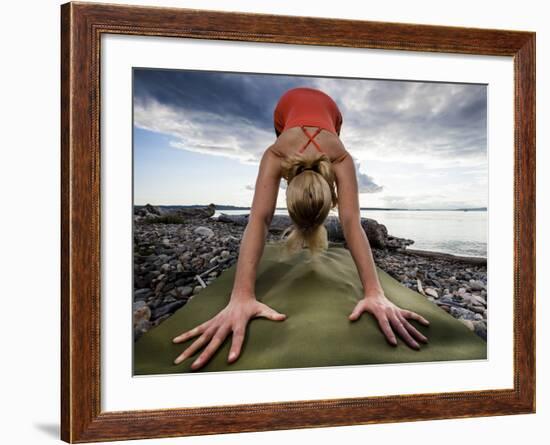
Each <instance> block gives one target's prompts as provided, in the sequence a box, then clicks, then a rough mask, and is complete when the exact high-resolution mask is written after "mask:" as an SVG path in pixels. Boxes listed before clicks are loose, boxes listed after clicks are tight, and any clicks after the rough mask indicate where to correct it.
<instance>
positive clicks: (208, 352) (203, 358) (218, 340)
mask: <svg viewBox="0 0 550 445" xmlns="http://www.w3.org/2000/svg"><path fill="white" fill-rule="evenodd" d="M228 333H229V332H228V329H227V328H220V329H218V331H217V332H216V335H214V337H212V340H210V343H208V346H207V347H206V348H204V351H202V352H201V354H200V355H199V356H198V357H197V359H196V360H195V361H194V362H193V364H192V365H191V369H193V370H196V369H199V368H201V367H202V366H204V365H205V364H206V363H207V362H208V360H210V358H211V357H212V355H214V352H216V351H217V350H218V348H219V347H220V345H221V344H222V343H223V341H224V340H225V337H227V334H228Z"/></svg>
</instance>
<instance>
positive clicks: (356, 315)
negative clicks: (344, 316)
mask: <svg viewBox="0 0 550 445" xmlns="http://www.w3.org/2000/svg"><path fill="white" fill-rule="evenodd" d="M362 313H363V308H362V307H361V305H360V304H357V305H355V307H354V308H353V311H351V314H349V319H350V320H351V321H355V320H357V319H358V318H359V317H360V316H361V314H362Z"/></svg>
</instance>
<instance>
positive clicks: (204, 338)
mask: <svg viewBox="0 0 550 445" xmlns="http://www.w3.org/2000/svg"><path fill="white" fill-rule="evenodd" d="M214 333H215V329H210V330H207V331H205V332H204V333H203V334H202V335H201V336H200V337H199V338H197V339H196V340H195V341H194V342H193V343H191V345H190V346H188V347H187V348H186V349H185V350H184V351H183V352H182V353H181V354H180V355H178V357H176V359H175V360H174V364H175V365H179V364H180V363H181V362H183V361H184V360H185V359H187V358H188V357H191V356H192V355H193V354H194V353H195V352H197V351H198V350H199V349H200V348H202V347H203V346H204V345H205V344H206V343H207V342H208V341H209V340H210V339H211V338H212V336H213V335H214Z"/></svg>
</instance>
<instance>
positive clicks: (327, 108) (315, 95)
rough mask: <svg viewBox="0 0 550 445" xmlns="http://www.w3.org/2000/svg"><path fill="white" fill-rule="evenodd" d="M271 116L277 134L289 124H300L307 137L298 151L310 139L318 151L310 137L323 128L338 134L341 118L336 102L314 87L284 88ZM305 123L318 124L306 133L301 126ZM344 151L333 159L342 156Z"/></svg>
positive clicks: (308, 142)
mask: <svg viewBox="0 0 550 445" xmlns="http://www.w3.org/2000/svg"><path fill="white" fill-rule="evenodd" d="M273 120H274V126H275V132H276V133H277V136H278V135H279V134H281V133H282V132H283V131H285V130H287V129H289V128H293V127H301V128H302V131H303V132H304V133H305V134H306V136H307V137H308V140H307V141H306V143H305V144H304V145H303V146H302V147H301V148H300V149H299V150H298V152H299V153H301V152H303V151H304V150H305V149H306V147H307V146H308V145H309V144H310V143H313V144H314V145H315V147H316V148H317V150H319V151H320V152H321V153H322V152H323V150H321V147H319V144H318V143H317V142H316V141H315V140H314V138H315V136H317V134H319V133H320V132H321V130H323V129H324V130H327V131H330V132H331V133H334V134H336V135H337V136H339V135H340V129H341V127H342V120H343V119H342V113H341V112H340V109H339V108H338V105H336V102H334V100H333V99H332V98H331V97H330V96H329V95H328V94H326V93H324V92H322V91H321V90H317V89H315V88H309V87H297V88H292V89H290V90H288V91H286V92H285V93H284V94H283V95H282V96H281V98H280V99H279V101H278V103H277V106H276V107H275V111H274V112H273ZM305 126H312V127H318V128H317V130H316V131H315V132H314V133H313V134H310V133H309V132H308V131H307V129H306V128H304V127H305ZM345 154H346V153H344V156H341V157H340V158H338V159H337V161H340V160H341V159H343V157H345ZM335 161H336V160H335ZM335 161H333V162H335Z"/></svg>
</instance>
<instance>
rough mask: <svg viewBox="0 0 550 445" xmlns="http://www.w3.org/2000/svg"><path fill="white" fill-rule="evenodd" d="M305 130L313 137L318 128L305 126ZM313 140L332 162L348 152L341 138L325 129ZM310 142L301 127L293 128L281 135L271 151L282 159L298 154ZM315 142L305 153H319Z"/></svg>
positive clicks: (309, 145)
mask: <svg viewBox="0 0 550 445" xmlns="http://www.w3.org/2000/svg"><path fill="white" fill-rule="evenodd" d="M304 128H305V129H306V130H307V132H308V133H309V134H310V135H312V136H313V134H315V132H316V130H317V129H318V127H315V126H308V125H305V126H304ZM313 140H314V141H315V142H316V143H317V144H318V145H319V146H320V147H321V150H322V151H323V153H325V154H326V155H327V156H328V157H329V159H330V161H331V162H334V161H339V160H341V159H343V158H344V157H345V155H346V154H348V152H347V151H346V148H345V147H344V144H343V143H342V141H341V140H340V138H339V137H338V136H337V135H336V134H334V133H332V132H330V131H327V130H325V129H321V131H320V132H319V133H318V134H317V135H316V136H315V137H314V138H313ZM307 142H308V137H307V136H306V134H305V133H304V131H303V130H302V129H301V128H300V127H293V128H289V129H287V130H285V131H284V132H283V133H281V134H280V135H279V137H278V138H277V140H276V141H275V142H274V144H273V145H272V146H271V147H270V149H271V150H272V151H273V152H275V154H276V155H277V156H279V157H281V158H286V157H287V156H290V155H293V154H296V153H298V151H299V150H300V148H301V147H303V146H304V145H305V144H306V143H307ZM317 151H318V150H317V148H316V147H315V145H314V143H313V142H310V143H309V144H308V145H307V147H306V148H305V150H304V151H303V153H305V154H310V153H315V152H317Z"/></svg>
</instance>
